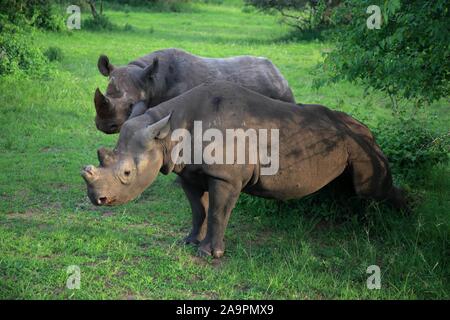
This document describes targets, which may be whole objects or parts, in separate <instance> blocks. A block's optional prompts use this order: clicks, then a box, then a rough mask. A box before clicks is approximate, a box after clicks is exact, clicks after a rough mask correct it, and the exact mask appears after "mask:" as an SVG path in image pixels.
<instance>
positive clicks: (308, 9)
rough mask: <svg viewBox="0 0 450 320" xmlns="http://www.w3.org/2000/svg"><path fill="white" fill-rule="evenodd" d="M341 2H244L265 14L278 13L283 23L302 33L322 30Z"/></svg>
mask: <svg viewBox="0 0 450 320" xmlns="http://www.w3.org/2000/svg"><path fill="white" fill-rule="evenodd" d="M340 2H341V0H279V1H273V0H244V3H245V5H247V6H253V7H255V8H257V9H259V10H262V11H264V12H269V13H272V12H278V13H280V14H281V16H282V21H283V22H284V23H286V24H288V25H290V26H293V27H295V28H297V29H298V30H300V31H304V30H311V29H322V28H323V27H325V26H327V25H328V24H329V22H330V16H331V15H332V12H333V11H334V10H335V8H336V7H337V6H339V5H340Z"/></svg>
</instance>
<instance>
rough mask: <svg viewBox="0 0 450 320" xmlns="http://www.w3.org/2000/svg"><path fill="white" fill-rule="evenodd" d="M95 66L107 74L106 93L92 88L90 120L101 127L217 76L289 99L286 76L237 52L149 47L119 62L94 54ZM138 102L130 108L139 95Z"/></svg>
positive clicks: (112, 129)
mask: <svg viewBox="0 0 450 320" xmlns="http://www.w3.org/2000/svg"><path fill="white" fill-rule="evenodd" d="M98 69H99V71H100V73H101V74H103V75H104V76H107V77H109V84H108V88H107V90H106V95H103V94H102V93H101V92H100V90H99V89H98V88H97V90H96V91H95V97H94V103H95V108H96V118H95V123H96V125H97V128H98V129H99V130H101V131H103V132H105V133H116V132H119V131H120V127H121V126H122V124H123V123H124V122H125V121H126V120H127V119H128V118H129V117H134V116H137V115H139V114H142V113H144V112H145V110H146V109H147V108H142V106H146V107H153V106H156V105H158V104H159V103H161V102H164V101H167V100H169V99H171V98H174V97H176V96H179V95H180V94H182V93H184V92H186V91H188V90H190V89H192V88H194V87H196V86H198V85H200V84H202V83H203V82H205V81H207V80H210V79H219V80H220V79H222V80H227V81H231V82H234V83H236V84H238V85H240V86H243V87H245V88H248V89H251V90H253V91H256V92H259V93H261V94H263V95H265V96H268V97H271V98H274V99H279V100H282V101H286V102H294V97H293V94H292V91H291V89H290V88H289V85H288V82H287V80H286V79H285V78H284V77H283V76H282V74H281V73H280V71H279V70H278V69H277V67H275V65H274V64H273V63H272V62H270V60H268V59H266V58H258V57H252V56H239V57H233V58H223V59H213V58H203V57H199V56H195V55H193V54H190V53H188V52H185V51H183V50H179V49H165V50H160V51H155V52H153V53H151V54H148V55H146V56H144V57H141V58H139V59H137V60H135V61H132V62H130V63H129V64H128V65H126V66H123V67H115V66H113V65H112V64H111V63H110V61H109V59H108V57H107V56H105V55H102V56H100V58H99V60H98ZM140 100H144V101H146V103H145V104H142V105H141V108H134V109H132V107H133V105H134V104H135V103H136V102H138V101H140Z"/></svg>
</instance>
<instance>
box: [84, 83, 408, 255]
mask: <svg viewBox="0 0 450 320" xmlns="http://www.w3.org/2000/svg"><path fill="white" fill-rule="evenodd" d="M199 126H201V127H202V128H203V129H206V130H209V129H212V130H211V131H205V133H204V134H203V135H199V134H198V132H195V131H196V130H197V129H198V128H199ZM229 130H231V131H229ZM233 130H234V131H233ZM239 130H240V132H241V134H242V133H243V135H244V136H243V137H244V139H243V141H244V145H243V148H244V150H245V153H244V155H245V159H244V161H242V160H243V159H242V158H241V159H240V160H239V151H238V150H239V148H240V147H239V144H238V142H236V144H234V143H235V139H234V138H233V140H232V141H233V142H231V140H230V141H229V140H226V143H224V144H221V143H220V137H221V136H222V137H225V136H226V137H228V133H229V132H232V133H233V132H234V133H235V132H237V131H239ZM207 132H209V134H208V135H207ZM268 132H271V134H270V139H269V134H268ZM263 133H266V135H265V136H264V134H263ZM254 135H256V139H254ZM189 136H191V137H192V136H193V137H194V139H191V140H189V139H188V138H189ZM213 136H214V139H213V138H212V137H213ZM238 136H239V135H238ZM240 137H241V138H242V135H241V136H240ZM273 137H275V138H274V139H272V138H273ZM237 140H238V139H236V141H237ZM199 141H200V142H199ZM240 141H241V142H242V139H241V140H240ZM246 141H248V143H246ZM185 142H187V143H186V144H184V143H185ZM261 142H263V143H261ZM264 142H265V143H266V144H265V145H264ZM230 145H231V146H232V147H230V148H228V147H229V146H230ZM180 146H184V147H187V148H185V149H183V152H180V150H181V149H180ZM189 146H190V147H189ZM211 146H212V147H211ZM241 147H242V145H241ZM208 148H209V149H208ZM189 149H190V151H191V152H190V153H189V152H188V151H189ZM199 149H201V150H200V153H199ZM202 150H203V151H202ZM252 150H253V151H254V150H257V155H258V157H257V159H256V160H255V159H253V160H254V161H253V162H252V161H251V154H252V152H253V151H252ZM269 150H270V154H269V152H268V151H269ZM212 151H213V152H212ZM266 151H267V152H266ZM201 152H203V153H201ZM233 152H235V153H237V156H236V155H235V154H233ZM199 155H200V156H202V157H203V158H202V159H200V161H198V160H199V159H195V158H196V157H197V158H198V156H199ZM98 156H99V161H100V166H99V167H94V166H92V165H89V166H86V167H85V168H84V169H83V170H82V176H83V178H84V179H85V181H86V183H87V190H88V196H89V198H90V200H91V201H92V202H93V203H94V204H96V205H117V204H121V203H125V202H127V201H130V200H132V199H134V198H135V197H137V196H138V195H139V194H140V193H142V192H143V191H144V190H145V189H146V188H147V187H148V186H149V185H151V184H152V182H153V181H154V180H155V179H156V177H157V175H158V172H162V173H163V174H168V173H171V172H173V173H176V174H177V175H178V176H179V177H180V178H181V184H182V187H183V190H184V192H185V194H186V196H187V198H188V200H189V202H190V205H191V208H192V215H193V226H192V231H191V233H190V234H189V235H188V237H187V238H186V242H190V243H195V244H198V245H199V252H200V253H205V254H210V255H213V256H214V257H221V256H222V255H223V253H224V250H225V246H224V232H225V228H226V226H227V223H228V219H229V218H230V214H231V211H232V209H233V207H234V205H235V203H236V201H237V199H238V197H239V194H240V193H241V192H245V193H248V194H250V195H254V196H261V197H267V198H274V199H281V200H285V199H294V198H301V197H304V196H306V195H309V194H311V193H314V192H316V191H318V190H319V189H321V188H323V187H324V186H326V185H328V184H330V183H331V182H332V181H334V180H335V179H337V178H338V177H340V176H341V175H342V174H343V173H344V171H345V172H347V173H348V174H349V177H350V180H351V183H352V185H353V188H354V191H355V193H356V194H357V195H359V196H361V197H368V198H372V199H375V200H380V201H381V200H387V201H388V202H390V203H392V204H393V205H394V206H395V207H397V208H400V209H401V208H405V201H404V198H403V195H402V192H401V191H400V189H398V188H396V187H395V186H394V185H393V182H392V177H391V172H390V169H389V164H388V161H387V159H386V157H385V156H384V154H383V153H382V151H381V150H380V147H379V146H378V145H377V144H376V142H375V140H374V137H373V136H372V134H371V132H370V131H369V129H368V128H367V127H366V126H364V125H363V124H361V123H360V122H358V121H357V120H355V119H353V118H352V117H350V116H349V115H347V114H345V113H343V112H339V111H333V110H330V109H328V108H326V107H324V106H320V105H303V106H302V107H301V108H299V107H298V106H297V105H296V104H293V103H287V102H281V101H279V100H275V99H271V98H268V97H265V96H263V95H260V94H258V93H256V92H254V91H251V90H248V89H245V88H243V87H240V86H237V85H235V84H233V83H230V82H225V81H218V82H214V83H206V84H203V85H200V86H198V87H196V88H194V89H192V90H190V91H188V92H186V93H184V94H182V95H180V96H178V97H176V98H174V99H171V100H169V101H166V102H164V103H161V104H160V105H158V106H156V107H154V108H151V109H149V110H147V111H146V112H145V113H144V114H143V115H141V116H138V117H135V118H133V119H130V120H128V121H126V122H125V124H124V125H123V127H122V130H121V132H120V136H119V140H118V142H117V145H116V147H115V149H114V150H107V149H100V150H99V152H98ZM180 158H181V159H183V160H182V161H179V159H180ZM192 159H194V160H192ZM211 159H213V160H216V161H211ZM196 160H197V161H196ZM221 160H222V161H221ZM228 160H231V161H228ZM274 169H275V170H274ZM206 217H207V219H206Z"/></svg>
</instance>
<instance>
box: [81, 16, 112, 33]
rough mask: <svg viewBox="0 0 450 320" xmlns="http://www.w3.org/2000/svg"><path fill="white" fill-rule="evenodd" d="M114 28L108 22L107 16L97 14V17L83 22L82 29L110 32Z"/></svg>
mask: <svg viewBox="0 0 450 320" xmlns="http://www.w3.org/2000/svg"><path fill="white" fill-rule="evenodd" d="M116 27H117V26H116V25H115V24H113V23H112V22H111V21H110V20H109V18H108V16H106V15H104V14H99V15H98V16H95V17H90V18H87V19H86V20H84V21H83V28H85V29H87V30H91V31H102V30H107V31H111V30H114V29H116Z"/></svg>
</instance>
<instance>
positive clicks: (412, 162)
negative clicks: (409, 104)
mask: <svg viewBox="0 0 450 320" xmlns="http://www.w3.org/2000/svg"><path fill="white" fill-rule="evenodd" d="M375 132H376V134H375V135H376V137H377V142H378V143H379V144H380V146H381V148H382V150H383V152H384V153H385V154H386V156H387V157H388V159H389V163H390V164H391V167H392V170H393V172H394V174H395V175H397V176H400V177H402V178H404V179H417V178H421V176H422V175H423V173H424V172H425V171H426V169H428V168H431V167H433V166H436V165H437V164H439V163H446V162H447V161H448V153H449V152H450V132H447V133H442V132H437V131H433V130H432V129H430V128H429V125H427V124H426V123H425V121H423V120H420V119H418V118H416V117H400V118H397V119H395V120H391V121H388V122H384V123H381V124H380V125H379V126H378V128H377V129H376V130H375Z"/></svg>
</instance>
